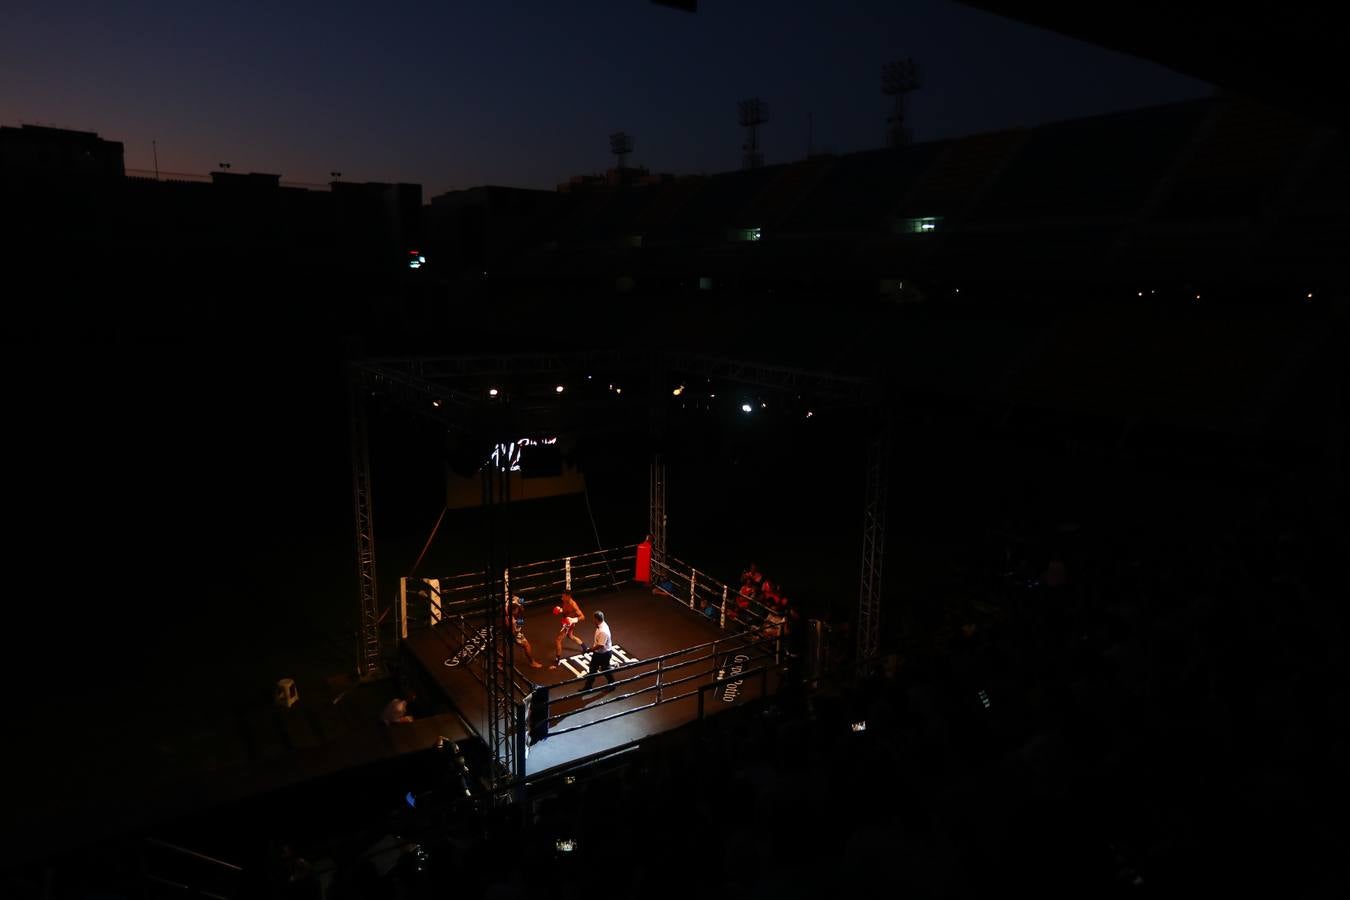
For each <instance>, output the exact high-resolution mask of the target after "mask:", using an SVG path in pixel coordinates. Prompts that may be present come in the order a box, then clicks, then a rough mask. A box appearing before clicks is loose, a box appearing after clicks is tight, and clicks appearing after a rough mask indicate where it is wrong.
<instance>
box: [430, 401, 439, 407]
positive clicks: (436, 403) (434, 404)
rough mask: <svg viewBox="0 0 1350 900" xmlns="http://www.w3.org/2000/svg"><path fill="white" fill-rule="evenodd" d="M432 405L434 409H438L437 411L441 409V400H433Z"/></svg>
mask: <svg viewBox="0 0 1350 900" xmlns="http://www.w3.org/2000/svg"><path fill="white" fill-rule="evenodd" d="M431 405H432V406H434V407H436V408H437V409H440V406H441V401H440V400H432V401H431Z"/></svg>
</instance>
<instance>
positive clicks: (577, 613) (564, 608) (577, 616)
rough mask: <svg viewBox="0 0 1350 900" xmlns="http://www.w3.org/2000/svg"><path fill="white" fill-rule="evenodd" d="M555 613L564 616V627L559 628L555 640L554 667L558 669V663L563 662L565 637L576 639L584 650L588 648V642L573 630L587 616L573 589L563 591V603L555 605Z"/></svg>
mask: <svg viewBox="0 0 1350 900" xmlns="http://www.w3.org/2000/svg"><path fill="white" fill-rule="evenodd" d="M553 614H554V615H556V616H562V627H561V628H559V629H558V636H557V638H555V639H554V642H553V651H554V652H553V668H555V669H556V668H558V664H559V663H560V662H562V645H563V638H569V639H571V640H573V641H576V643H577V646H578V647H580V648H581V649H583V650H584V649H586V642H585V641H583V640H582V639H581V638H579V637H577V636H576V634H575V633H574V632H573V629H574V628H575V627H576V625H577V623H578V622H580V621H583V620H584V619H585V618H586V614H585V613H584V612H582V611H581V607H580V606H578V605H577V601H576V598H575V597H573V596H572V592H571V591H563V595H562V605H561V606H555V607H553Z"/></svg>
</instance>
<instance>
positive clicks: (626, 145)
mask: <svg viewBox="0 0 1350 900" xmlns="http://www.w3.org/2000/svg"><path fill="white" fill-rule="evenodd" d="M609 152H610V153H613V154H614V155H615V157H617V158H618V160H619V168H618V171H620V172H622V171H623V170H624V169H626V168H627V165H626V163H627V162H628V154H630V153H632V152H633V136H632V135H630V134H624V133H623V132H622V131H616V132H614V133H613V134H611V135H610V136H609Z"/></svg>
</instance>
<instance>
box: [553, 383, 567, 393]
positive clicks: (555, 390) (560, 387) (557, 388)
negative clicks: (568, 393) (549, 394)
mask: <svg viewBox="0 0 1350 900" xmlns="http://www.w3.org/2000/svg"><path fill="white" fill-rule="evenodd" d="M564 390H565V388H563V386H562V385H561V384H560V385H558V386H557V387H555V388H554V389H553V392H554V393H555V394H561V393H562V392H563V391H564Z"/></svg>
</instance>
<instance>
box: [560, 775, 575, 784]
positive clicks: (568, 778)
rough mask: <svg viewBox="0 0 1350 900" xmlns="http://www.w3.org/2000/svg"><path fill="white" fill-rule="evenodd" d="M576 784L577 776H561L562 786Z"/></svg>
mask: <svg viewBox="0 0 1350 900" xmlns="http://www.w3.org/2000/svg"><path fill="white" fill-rule="evenodd" d="M576 783H577V776H575V775H564V776H563V784H576Z"/></svg>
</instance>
